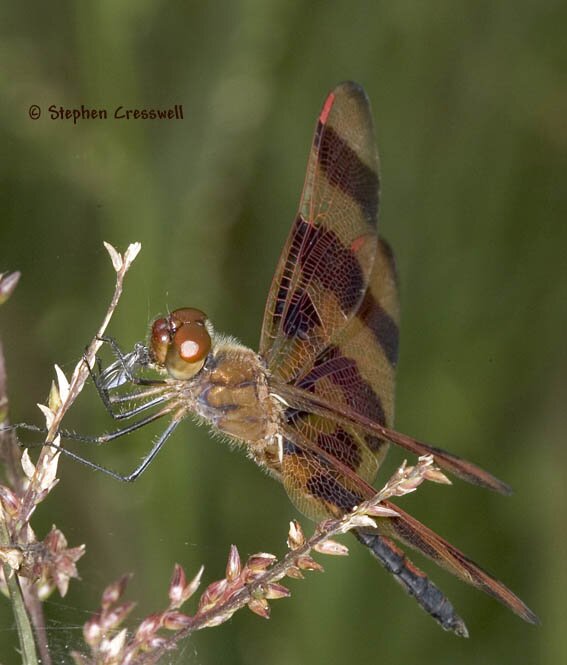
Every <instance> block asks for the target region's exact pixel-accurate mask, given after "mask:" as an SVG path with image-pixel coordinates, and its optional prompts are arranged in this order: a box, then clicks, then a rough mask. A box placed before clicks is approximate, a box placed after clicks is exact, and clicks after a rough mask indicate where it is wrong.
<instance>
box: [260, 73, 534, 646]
mask: <svg viewBox="0 0 567 665" xmlns="http://www.w3.org/2000/svg"><path fill="white" fill-rule="evenodd" d="M378 187H379V179H378V158H377V155H376V150H375V141H374V132H373V128H372V119H371V113H370V108H369V104H368V100H367V98H366V96H365V94H364V92H363V91H362V90H361V88H359V87H358V86H356V85H355V84H352V83H345V84H342V85H340V86H339V87H338V88H337V89H336V90H335V91H333V92H332V93H331V94H330V95H329V97H328V98H327V101H326V102H325V104H324V106H323V110H322V112H321V114H320V116H319V120H318V123H317V128H316V132H315V138H314V141H313V146H312V150H311V154H310V158H309V163H308V169H307V176H306V182H305V186H304V191H303V196H302V199H301V204H300V209H299V213H298V216H297V218H296V221H295V223H294V225H293V228H292V231H291V233H290V236H289V238H288V240H287V243H286V245H285V247H284V250H283V253H282V256H281V258H280V262H279V264H278V268H277V270H276V274H275V276H274V280H273V283H272V287H271V290H270V295H269V297H268V302H267V304H266V311H265V315H264V323H263V328H262V336H261V344H260V354H261V355H262V356H263V357H264V359H265V361H266V363H267V366H268V368H269V370H270V372H271V387H272V390H273V391H274V392H275V393H276V394H279V395H280V396H281V397H282V399H283V400H284V402H285V403H286V404H287V405H288V406H287V407H286V411H285V419H286V424H285V428H284V431H283V440H284V444H283V455H282V459H281V464H280V465H279V469H278V473H277V474H276V475H280V478H281V481H282V482H283V484H284V487H285V489H286V491H287V493H288V495H289V496H290V499H291V500H292V501H293V503H294V504H295V505H296V506H297V507H298V509H299V510H300V511H301V512H303V513H304V514H305V515H307V516H308V517H310V518H312V519H321V518H324V517H327V516H330V515H331V516H339V515H342V514H344V513H345V512H346V511H349V510H351V509H352V508H353V507H354V506H356V505H357V504H359V503H360V502H361V501H363V500H365V499H369V498H371V497H372V496H373V495H374V493H375V490H374V488H372V487H371V485H370V484H369V483H372V482H373V481H374V479H375V477H376V474H377V471H378V468H379V465H380V463H381V461H382V459H383V458H384V456H385V454H386V451H387V441H388V440H389V441H394V442H395V443H397V444H398V445H402V447H406V448H409V449H410V450H412V452H416V453H417V454H422V453H424V452H434V453H435V454H436V456H438V457H440V461H442V462H444V463H445V462H446V465H447V466H449V468H450V469H451V470H453V471H454V472H455V473H457V474H458V475H461V476H463V477H464V478H465V479H467V480H469V481H472V482H478V483H480V484H484V485H486V486H489V487H492V488H493V489H497V490H499V491H506V489H507V486H505V485H504V484H503V483H501V482H500V481H498V480H497V479H494V478H493V477H492V476H491V475H490V474H488V473H487V472H484V471H483V470H482V469H479V468H478V467H476V466H475V465H473V464H470V463H468V462H466V461H465V460H460V458H458V457H456V456H453V455H451V454H449V453H445V451H441V450H438V449H433V448H431V447H428V446H427V445H425V444H421V443H420V442H418V441H415V440H413V439H411V437H405V436H404V435H400V434H398V433H396V432H394V431H393V430H391V429H390V428H391V427H392V424H393V416H394V382H395V367H396V362H397V356H398V336H399V333H398V319H399V307H398V293H397V279H396V273H395V264H394V258H393V255H392V252H391V250H390V248H389V246H388V245H387V243H385V241H383V240H382V239H379V238H378V236H377V230H376V222H377V213H378ZM392 508H393V509H394V510H396V511H398V514H399V516H398V517H395V518H382V519H379V520H377V524H378V527H377V529H372V530H371V529H360V530H358V531H357V532H356V533H355V535H356V537H357V538H358V540H359V541H360V542H362V543H363V544H364V545H366V546H367V547H368V548H369V549H370V550H371V552H372V554H373V555H374V556H375V557H376V558H377V559H378V560H379V561H380V562H381V563H382V565H384V567H385V568H386V569H387V570H388V571H389V572H391V573H392V574H393V575H394V577H395V579H396V580H397V581H398V582H399V583H400V584H401V585H402V586H403V587H404V588H405V589H406V591H408V592H409V593H410V594H411V595H412V596H414V597H415V598H416V600H417V602H418V603H419V604H420V605H421V606H422V607H423V608H424V609H425V610H426V611H427V612H429V613H430V614H431V615H432V616H433V617H434V618H435V619H436V620H437V621H438V622H439V623H440V624H441V625H442V626H443V628H445V629H446V630H452V631H454V632H455V633H457V634H459V635H466V634H467V630H466V627H465V625H464V623H463V621H462V619H461V618H460V617H459V616H458V615H457V614H456V612H455V610H454V608H453V606H452V605H451V603H450V602H449V601H448V600H447V598H446V597H445V596H444V594H443V593H442V592H441V591H440V590H439V589H438V588H437V587H436V586H435V585H434V584H433V583H432V582H431V581H430V580H429V579H428V578H427V576H426V575H425V574H424V573H423V572H422V571H420V570H419V569H418V568H417V567H416V566H414V565H413V564H412V563H411V562H410V561H409V559H408V558H407V557H406V555H405V554H404V553H403V552H402V551H401V550H400V549H399V548H398V547H397V546H396V545H395V544H394V542H393V541H392V538H394V539H396V540H398V541H399V542H401V543H402V544H405V545H407V546H409V547H411V548H413V549H415V550H417V551H419V552H421V553H422V554H424V555H425V556H427V557H428V558H430V559H432V560H434V561H435V562H436V563H438V564H440V565H442V566H444V567H445V568H447V569H449V570H450V571H451V572H452V573H453V574H455V575H457V576H458V577H460V578H461V579H463V580H464V581H466V582H468V583H469V584H472V585H474V586H477V587H478V588H480V589H482V590H484V591H486V592H487V593H489V594H491V595H493V596H494V597H496V598H497V599H498V600H500V601H501V602H502V603H504V604H505V605H507V606H508V607H510V609H512V610H513V611H514V612H516V613H517V614H519V615H520V616H522V618H524V619H526V620H527V621H532V622H534V621H536V617H535V615H533V613H531V611H530V610H529V609H528V608H527V607H526V606H525V605H524V603H523V602H522V601H521V600H520V599H519V598H517V597H516V596H515V595H514V594H513V593H512V592H511V591H510V590H509V589H507V588H506V587H505V586H504V585H503V584H502V583H500V582H499V581H498V580H496V579H494V578H493V577H491V576H490V575H488V574H487V573H485V572H484V571H483V570H481V569H480V568H479V567H478V566H477V565H476V564H474V563H473V562H472V561H471V560H470V559H468V558H467V557H466V556H465V555H464V554H462V553H461V552H459V550H457V549H456V548H454V547H453V546H452V545H450V544H449V543H447V542H446V541H445V540H443V539H442V538H441V537H440V536H438V535H437V534H435V533H434V532H432V531H431V530H429V529H428V528H427V527H425V526H424V525H422V524H421V523H420V522H418V521H417V520H415V519H414V518H412V517H411V516H410V515H408V514H407V513H404V512H403V511H399V510H398V508H397V507H394V506H392Z"/></svg>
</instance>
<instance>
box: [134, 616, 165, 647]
mask: <svg viewBox="0 0 567 665" xmlns="http://www.w3.org/2000/svg"><path fill="white" fill-rule="evenodd" d="M162 618H163V615H162V614H161V613H159V614H158V613H155V614H150V615H149V616H147V617H146V618H145V619H144V620H143V621H142V623H141V624H140V625H139V626H138V629H137V630H136V641H138V642H144V643H147V642H148V641H149V640H150V639H151V638H152V637H153V636H154V634H155V633H157V631H158V630H159V629H160V628H161V625H162Z"/></svg>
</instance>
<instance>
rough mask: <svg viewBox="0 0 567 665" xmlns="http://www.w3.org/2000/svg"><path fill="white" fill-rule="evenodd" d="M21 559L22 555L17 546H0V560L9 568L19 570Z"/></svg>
mask: <svg viewBox="0 0 567 665" xmlns="http://www.w3.org/2000/svg"><path fill="white" fill-rule="evenodd" d="M23 560H24V555H23V553H22V550H21V549H20V548H19V547H0V561H1V562H2V563H3V564H5V565H7V566H9V567H10V569H11V570H19V569H20V566H21V565H22V562H23Z"/></svg>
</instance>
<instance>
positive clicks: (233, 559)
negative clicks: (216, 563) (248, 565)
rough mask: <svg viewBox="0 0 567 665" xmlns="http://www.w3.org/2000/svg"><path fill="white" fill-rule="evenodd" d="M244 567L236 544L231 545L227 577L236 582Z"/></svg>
mask: <svg viewBox="0 0 567 665" xmlns="http://www.w3.org/2000/svg"><path fill="white" fill-rule="evenodd" d="M241 570H242V568H241V565H240V555H239V554H238V550H237V549H236V546H235V545H231V546H230V553H229V555H228V563H227V564H226V579H227V580H228V581H229V582H234V580H236V579H238V577H239V576H240V572H241Z"/></svg>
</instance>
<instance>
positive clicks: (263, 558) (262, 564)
mask: <svg viewBox="0 0 567 665" xmlns="http://www.w3.org/2000/svg"><path fill="white" fill-rule="evenodd" d="M276 561H277V557H275V556H274V555H273V554H268V553H267V552H258V554H253V555H252V556H251V557H249V558H248V561H247V562H246V568H248V569H249V570H251V571H254V572H263V571H265V570H267V569H268V568H269V567H270V566H272V565H273V564H274V563H275V562H276Z"/></svg>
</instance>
